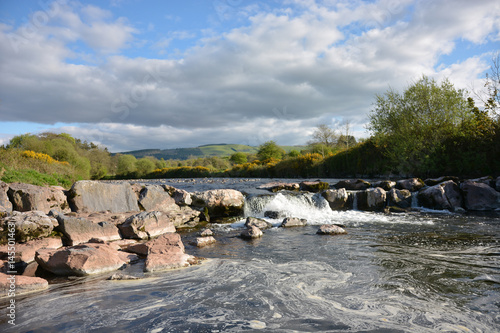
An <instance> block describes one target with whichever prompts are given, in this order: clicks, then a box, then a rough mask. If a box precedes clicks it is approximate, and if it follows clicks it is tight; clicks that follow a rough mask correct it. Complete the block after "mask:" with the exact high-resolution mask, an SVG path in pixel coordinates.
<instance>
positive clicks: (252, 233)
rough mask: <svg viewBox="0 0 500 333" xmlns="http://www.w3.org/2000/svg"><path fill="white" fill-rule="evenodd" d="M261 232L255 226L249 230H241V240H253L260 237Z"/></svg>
mask: <svg viewBox="0 0 500 333" xmlns="http://www.w3.org/2000/svg"><path fill="white" fill-rule="evenodd" d="M262 235H263V233H262V231H261V230H260V229H259V228H257V227H256V226H250V227H249V228H247V229H245V230H243V231H242V232H241V235H240V236H241V238H246V239H253V238H260V237H262Z"/></svg>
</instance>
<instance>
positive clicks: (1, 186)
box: [0, 180, 12, 213]
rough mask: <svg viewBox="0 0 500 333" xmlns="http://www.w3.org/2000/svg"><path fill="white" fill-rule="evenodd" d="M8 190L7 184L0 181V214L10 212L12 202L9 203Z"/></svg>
mask: <svg viewBox="0 0 500 333" xmlns="http://www.w3.org/2000/svg"><path fill="white" fill-rule="evenodd" d="M8 190H9V184H7V183H5V182H3V181H1V180H0V213H10V212H12V202H10V200H9V196H8V195H7V191H8Z"/></svg>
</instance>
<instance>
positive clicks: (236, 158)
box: [229, 152, 248, 164]
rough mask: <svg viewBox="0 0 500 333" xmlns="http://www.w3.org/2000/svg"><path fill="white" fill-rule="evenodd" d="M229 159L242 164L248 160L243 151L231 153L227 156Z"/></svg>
mask: <svg viewBox="0 0 500 333" xmlns="http://www.w3.org/2000/svg"><path fill="white" fill-rule="evenodd" d="M229 160H230V161H231V162H233V163H234V164H243V163H246V162H247V161H248V157H247V154H245V153H242V152H237V153H234V154H232V155H231V157H230V158H229Z"/></svg>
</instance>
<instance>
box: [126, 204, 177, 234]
mask: <svg viewBox="0 0 500 333" xmlns="http://www.w3.org/2000/svg"><path fill="white" fill-rule="evenodd" d="M118 227H119V228H120V231H121V233H122V235H123V237H125V238H135V239H148V238H152V237H155V236H158V235H161V234H164V233H169V232H170V233H171V232H175V226H174V223H173V222H172V221H171V218H170V216H169V215H168V214H166V213H162V212H158V211H154V212H141V213H139V214H137V215H133V216H131V217H129V218H128V219H127V220H125V222H124V223H123V224H121V225H119V226H118Z"/></svg>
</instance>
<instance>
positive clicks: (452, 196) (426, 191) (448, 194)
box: [418, 180, 462, 211]
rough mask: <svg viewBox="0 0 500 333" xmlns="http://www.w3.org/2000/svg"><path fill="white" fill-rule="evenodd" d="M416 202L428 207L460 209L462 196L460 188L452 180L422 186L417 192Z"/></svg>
mask: <svg viewBox="0 0 500 333" xmlns="http://www.w3.org/2000/svg"><path fill="white" fill-rule="evenodd" d="M418 204H419V205H420V206H422V207H425V208H430V209H438V210H443V209H447V210H451V211H457V210H461V209H462V196H461V194H460V188H459V187H458V185H457V184H456V183H455V182H454V181H453V180H448V181H445V182H442V183H439V184H437V185H434V186H430V187H426V188H423V189H421V190H420V191H419V192H418Z"/></svg>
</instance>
